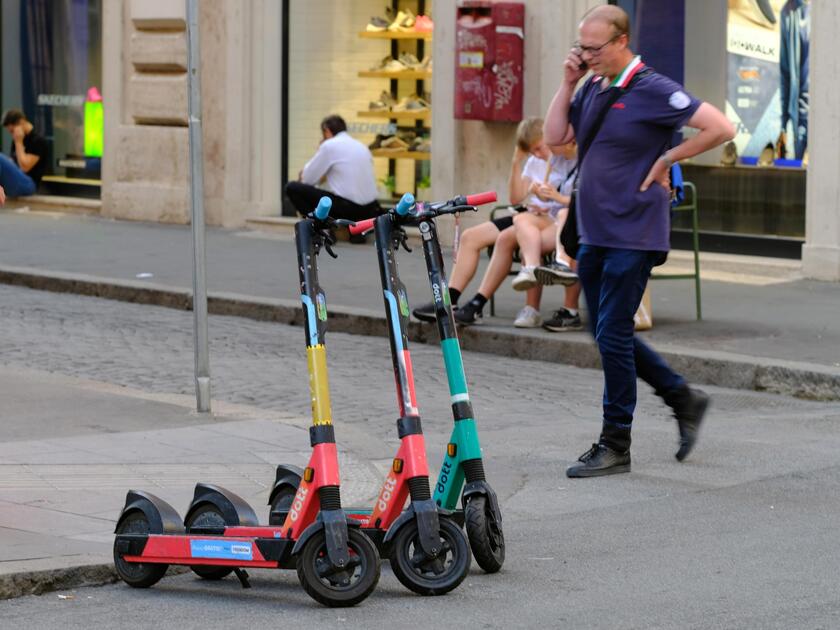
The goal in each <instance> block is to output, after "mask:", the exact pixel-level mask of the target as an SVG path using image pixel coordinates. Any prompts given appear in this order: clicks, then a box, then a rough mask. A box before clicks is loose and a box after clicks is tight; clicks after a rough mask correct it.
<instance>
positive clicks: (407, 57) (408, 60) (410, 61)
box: [399, 52, 420, 70]
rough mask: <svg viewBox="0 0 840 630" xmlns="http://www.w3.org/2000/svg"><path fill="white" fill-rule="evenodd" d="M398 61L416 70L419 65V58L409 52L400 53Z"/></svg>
mask: <svg viewBox="0 0 840 630" xmlns="http://www.w3.org/2000/svg"><path fill="white" fill-rule="evenodd" d="M399 61H400V63H401V64H403V65H404V66H405V67H406V68H409V69H411V70H417V69H418V68H419V67H420V60H419V59H418V58H417V57H416V56H414V55H412V54H411V53H409V52H404V53H403V54H401V55H400V59H399Z"/></svg>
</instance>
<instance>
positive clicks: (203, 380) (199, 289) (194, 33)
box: [187, 0, 210, 412]
mask: <svg viewBox="0 0 840 630" xmlns="http://www.w3.org/2000/svg"><path fill="white" fill-rule="evenodd" d="M187 46H188V49H189V55H188V57H189V59H188V62H187V82H188V84H189V125H190V126H189V133H190V174H191V177H190V207H191V214H192V236H193V325H194V329H195V397H196V409H197V410H198V411H199V412H209V411H210V350H209V344H208V336H207V276H206V252H205V246H204V153H203V151H202V147H201V73H200V65H201V61H200V60H201V57H200V55H199V47H198V0H187Z"/></svg>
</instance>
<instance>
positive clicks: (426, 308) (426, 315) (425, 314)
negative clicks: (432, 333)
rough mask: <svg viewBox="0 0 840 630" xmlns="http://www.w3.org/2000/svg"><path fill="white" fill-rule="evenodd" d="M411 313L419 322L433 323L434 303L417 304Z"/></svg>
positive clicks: (434, 318)
mask: <svg viewBox="0 0 840 630" xmlns="http://www.w3.org/2000/svg"><path fill="white" fill-rule="evenodd" d="M411 314H412V315H414V317H416V318H417V319H419V320H420V321H421V322H431V323H433V324H434V323H435V320H436V317H435V303H434V302H429V303H428V304H424V305H423V306H418V307H417V308H415V309H414V310H413V311H411Z"/></svg>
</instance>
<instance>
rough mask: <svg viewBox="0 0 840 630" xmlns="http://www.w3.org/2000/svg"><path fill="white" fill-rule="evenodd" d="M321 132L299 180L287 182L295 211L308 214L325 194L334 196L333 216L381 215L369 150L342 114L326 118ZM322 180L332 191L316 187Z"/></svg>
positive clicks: (360, 218) (359, 217) (359, 216)
mask: <svg viewBox="0 0 840 630" xmlns="http://www.w3.org/2000/svg"><path fill="white" fill-rule="evenodd" d="M321 135H322V140H321V144H320V146H319V147H318V151H317V152H316V153H315V155H314V156H313V157H312V159H311V160H309V161H308V162H307V163H306V166H304V167H303V170H302V171H301V173H300V178H299V181H296V182H289V183H288V184H287V185H286V195H287V196H288V197H289V200H290V201H291V202H292V205H293V206H294V207H295V210H297V211H298V213H299V214H301V215H306V214H308V213H310V212H312V210H314V209H315V207H316V206H317V205H318V201H319V200H320V199H321V197H324V196H326V197H329V198H331V199H332V202H333V205H332V210H331V211H330V216H332V217H333V218H336V219H347V220H350V221H362V220H363V219H370V218H372V217H375V216H377V215H379V214H382V208H381V207H380V206H379V202H377V200H376V196H377V192H376V177H375V176H374V174H373V155H371V152H370V149H368V148H367V147H366V146H365V145H364V144H362V143H361V142H359V141H358V140H356V139H355V138H353V137H352V136H351V135H350V134H349V133H347V123H345V122H344V119H343V118H342V117H341V116H337V115H332V116H327V117H326V118H324V120H323V121H321ZM323 180H326V183H327V185H328V186H329V188H330V189H329V190H324V189H322V188H318V187H317V184H319V183H321V181H323Z"/></svg>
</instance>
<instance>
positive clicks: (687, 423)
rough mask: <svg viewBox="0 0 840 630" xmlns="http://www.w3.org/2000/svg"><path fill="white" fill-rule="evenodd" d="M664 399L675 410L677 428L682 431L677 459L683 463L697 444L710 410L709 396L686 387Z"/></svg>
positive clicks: (672, 392) (669, 393)
mask: <svg viewBox="0 0 840 630" xmlns="http://www.w3.org/2000/svg"><path fill="white" fill-rule="evenodd" d="M662 398H664V399H665V403H666V404H667V405H668V406H669V407H671V409H673V410H674V417H675V418H676V419H677V427H678V428H679V430H680V448H679V449H678V450H677V452H676V455H675V457H676V458H677V460H679V461H683V460H684V459H685V458H686V457H687V456H688V454H689V453H690V452H691V449H693V448H694V445H695V444H696V443H697V434H698V433H699V432H700V424H701V423H702V422H703V416H705V415H706V410H707V409H708V408H709V402H710V399H709V395H708V394H707V393H706V392H704V391H701V390H699V389H692V388H691V387H689V386H688V385H684V386H683V387H680V388H678V389H674V390H671V391H670V392H667V393H666V394H665V395H664V396H663V397H662Z"/></svg>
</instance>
